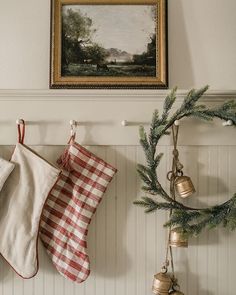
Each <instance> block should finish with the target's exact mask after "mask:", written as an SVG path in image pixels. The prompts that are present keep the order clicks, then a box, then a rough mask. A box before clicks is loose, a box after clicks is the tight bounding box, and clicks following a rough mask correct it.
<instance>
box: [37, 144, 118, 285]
mask: <svg viewBox="0 0 236 295" xmlns="http://www.w3.org/2000/svg"><path fill="white" fill-rule="evenodd" d="M58 163H59V164H61V165H62V166H63V168H64V169H63V171H62V173H61V175H60V177H59V180H58V181H57V183H56V185H55V186H54V188H53V190H52V191H51V193H50V195H49V197H48V200H47V203H46V206H45V207H44V211H43V215H42V219H41V227H40V234H41V240H42V242H43V244H44V246H45V248H46V250H47V253H48V254H49V256H50V258H51V259H52V261H53V263H54V265H55V267H56V268H57V270H58V271H59V273H60V274H62V275H63V276H65V277H67V278H69V279H71V280H72V281H76V282H78V283H81V282H83V281H84V280H86V278H87V277H88V276H89V273H90V266H89V257H88V255H87V253H86V249H87V244H86V236H87V233H88V225H89V223H90V221H91V218H92V216H93V214H94V212H95V211H96V209H97V206H98V204H99V203H100V201H101V199H102V196H103V194H104V192H105V191H106V188H107V186H108V184H109V182H110V181H111V180H112V178H113V176H114V174H115V172H116V169H115V168H113V167H112V166H110V165H109V164H107V163H106V162H104V161H103V160H101V159H100V158H98V157H97V156H95V155H94V154H92V153H91V152H89V151H88V150H86V149H85V148H83V147H82V146H81V145H79V144H78V143H75V142H74V140H73V141H72V142H71V144H70V145H69V147H68V148H67V149H66V151H65V152H64V154H63V155H62V156H61V158H60V159H59V160H58Z"/></svg>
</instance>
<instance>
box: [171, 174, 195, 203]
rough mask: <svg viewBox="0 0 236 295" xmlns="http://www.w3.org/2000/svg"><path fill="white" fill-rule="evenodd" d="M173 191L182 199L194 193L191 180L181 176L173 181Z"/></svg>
mask: <svg viewBox="0 0 236 295" xmlns="http://www.w3.org/2000/svg"><path fill="white" fill-rule="evenodd" d="M175 190H176V191H177V193H178V194H179V196H180V197H182V198H187V197H189V196H191V195H192V194H194V193H195V192H196V190H195V188H194V186H193V183H192V180H191V178H190V177H188V176H183V175H182V176H178V177H177V178H176V179H175Z"/></svg>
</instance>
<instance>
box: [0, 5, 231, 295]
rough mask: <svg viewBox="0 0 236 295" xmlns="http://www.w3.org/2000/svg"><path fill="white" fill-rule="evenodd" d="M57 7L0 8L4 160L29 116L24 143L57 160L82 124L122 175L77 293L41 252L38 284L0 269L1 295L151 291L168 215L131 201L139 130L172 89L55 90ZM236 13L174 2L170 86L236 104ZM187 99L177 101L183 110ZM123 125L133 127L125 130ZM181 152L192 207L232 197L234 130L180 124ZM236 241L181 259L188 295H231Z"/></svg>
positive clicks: (82, 138)
mask: <svg viewBox="0 0 236 295" xmlns="http://www.w3.org/2000/svg"><path fill="white" fill-rule="evenodd" d="M49 2H50V1H49V0H40V1H39V0H21V1H18V0H5V1H4V0H0V37H1V38H0V136H1V137H0V145H1V147H0V155H1V156H4V157H5V158H8V157H9V155H10V151H11V150H12V148H10V147H8V146H6V145H12V144H14V143H15V141H16V126H15V119H16V118H24V119H25V120H26V122H27V130H26V142H27V143H28V144H31V145H35V147H34V148H36V149H37V150H38V151H39V152H40V153H41V154H42V155H43V156H45V157H46V158H47V159H48V160H51V161H55V159H56V157H57V156H58V155H59V153H60V152H61V150H62V146H61V145H64V144H65V143H66V141H67V139H68V134H69V126H68V121H69V120H70V119H75V120H78V121H79V122H80V127H79V129H78V136H77V139H78V141H79V142H80V143H82V144H86V145H93V147H90V148H91V149H92V150H93V152H95V153H97V154H98V155H100V156H101V157H103V158H104V159H107V160H108V161H109V162H111V163H113V164H114V165H115V166H117V168H118V169H119V172H118V174H117V176H116V178H115V179H114V181H113V182H112V184H111V186H110V188H109V190H108V192H107V194H106V196H105V197H104V200H103V202H102V203H101V206H100V208H99V210H98V211H97V214H96V217H95V218H94V219H93V222H92V224H91V226H90V230H89V254H90V256H91V261H92V274H91V277H90V278H89V279H88V281H87V282H86V283H85V284H82V285H74V284H71V283H70V282H69V281H67V280H64V279H63V278H62V277H61V276H60V275H59V274H57V273H56V271H55V270H54V268H53V266H52V265H51V263H50V261H49V259H48V257H47V256H46V254H45V252H44V251H43V249H42V248H41V250H40V270H39V274H38V276H36V277H35V278H34V279H32V280H27V281H24V280H22V279H21V278H19V277H17V276H16V275H15V274H14V273H13V271H11V270H10V269H9V266H7V265H6V264H5V263H4V261H2V260H1V261H0V295H10V294H12V295H32V294H35V295H37V294H40V295H41V294H44V295H75V294H82V295H90V294H91V295H94V294H96V295H105V294H109V295H116V294H121V295H144V294H151V290H150V286H151V281H152V276H153V274H154V273H155V272H157V271H159V269H160V265H161V263H162V260H163V251H164V248H165V235H166V233H165V231H164V230H163V228H162V223H163V221H164V220H165V214H162V213H160V214H159V213H157V214H153V215H149V216H146V215H144V213H143V211H142V209H137V208H136V207H134V206H133V205H132V201H133V200H134V199H135V198H136V197H137V196H138V195H140V182H139V179H138V178H137V175H136V173H135V166H136V163H138V162H142V161H143V153H142V151H141V149H140V147H139V146H138V137H137V134H138V132H137V127H138V125H139V124H140V123H144V124H145V126H146V127H148V122H149V121H150V116H151V113H152V111H153V109H154V108H157V109H161V107H162V104H163V99H164V97H165V95H166V93H167V92H166V91H144V90H142V91H141V90H140V91H138V90H135V91H134V90H133V91H128V90H119V91H115V90H114V91H106V90H99V91H98V90H93V91H92V90H91V91H85V90H74V91H73V90H70V91H66V90H47V89H48V72H49V24H50V21H49V18H50V12H49V6H50V5H49ZM235 11H236V1H235V0H225V1H222V0H169V64H170V66H169V73H170V87H172V86H174V85H178V86H179V88H180V89H188V88H190V87H192V86H195V87H198V86H202V85H205V84H210V85H211V89H212V90H213V92H209V93H208V94H207V95H206V96H205V97H204V98H203V100H204V101H205V102H206V103H207V104H209V105H211V106H214V105H216V104H218V103H220V102H222V101H224V100H225V99H227V98H235V97H236V92H235V91H234V90H235V89H236V86H235V77H236V58H235V52H236V25H235V23H236V21H235ZM4 89H6V90H4ZM13 89H15V90H13ZM23 89H26V90H23ZM37 89H38V90H37ZM217 89H219V90H220V91H219V92H217V91H215V90H217ZM185 94H186V91H185V90H183V91H180V92H179V93H178V100H177V105H178V104H179V103H180V102H181V100H182V99H183V97H184V96H185ZM123 119H127V120H128V121H130V122H132V125H131V126H128V127H125V128H123V127H121V124H120V123H121V121H122V120H123ZM170 144H171V141H170V139H168V138H166V139H165V140H163V141H162V142H161V146H160V150H163V151H165V158H164V159H163V161H162V164H161V165H162V166H161V169H160V171H159V173H160V177H161V179H162V182H163V183H165V182H166V171H167V170H168V169H169V168H170V156H171V151H170ZM180 144H181V145H182V147H181V158H182V159H183V161H184V164H185V169H186V171H187V172H188V173H189V175H190V176H191V177H192V178H193V180H194V183H195V185H196V188H197V191H198V193H197V195H196V196H195V197H193V198H192V199H191V201H190V202H193V203H194V204H195V205H196V206H197V205H198V202H201V203H205V204H211V205H212V204H216V203H220V202H222V201H223V200H225V199H226V198H229V197H230V196H231V195H232V193H233V192H235V191H236V187H235V181H234V179H235V176H236V174H235V147H236V137H235V129H234V128H223V127H222V125H221V123H220V122H219V121H216V122H214V123H210V124H205V123H200V122H199V121H196V120H192V119H191V120H184V121H183V122H181V130H180ZM51 145H54V146H51ZM104 145H106V146H104ZM235 242H236V240H235V233H228V232H227V231H223V230H216V231H213V232H206V233H204V234H203V235H202V236H200V237H199V238H198V239H195V240H191V246H190V247H189V249H188V250H181V249H178V250H177V251H175V254H176V262H177V271H178V277H179V279H180V284H181V286H182V287H183V291H184V292H185V294H188V295H222V294H223V295H234V294H235V285H234V276H235V264H236V256H235V251H234V248H235Z"/></svg>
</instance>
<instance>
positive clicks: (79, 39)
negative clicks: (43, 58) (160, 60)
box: [61, 5, 156, 77]
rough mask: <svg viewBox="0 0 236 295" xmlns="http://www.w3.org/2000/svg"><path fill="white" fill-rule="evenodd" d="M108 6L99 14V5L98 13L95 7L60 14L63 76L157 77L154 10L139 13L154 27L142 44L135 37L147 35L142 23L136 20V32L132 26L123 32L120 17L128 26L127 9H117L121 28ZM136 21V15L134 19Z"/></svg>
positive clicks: (75, 9) (75, 8)
mask: <svg viewBox="0 0 236 295" xmlns="http://www.w3.org/2000/svg"><path fill="white" fill-rule="evenodd" d="M85 6H87V7H85ZM90 6H91V5H90ZM106 6H108V5H106ZM111 6H112V5H110V7H105V8H104V9H103V10H102V8H101V5H100V6H99V7H97V11H96V10H95V9H94V5H93V6H92V7H89V5H83V7H81V6H79V5H76V7H74V6H72V7H65V8H64V9H63V10H62V56H61V65H62V66H61V72H62V76H77V77H78V76H130V77H132V76H133V77H135V76H155V75H156V29H155V25H156V6H153V7H151V9H150V7H142V10H141V9H139V10H140V11H141V12H142V11H143V12H142V13H143V14H144V13H145V14H148V15H149V21H150V22H152V24H153V28H152V30H150V32H149V31H148V32H146V34H145V36H144V37H145V38H144V37H143V39H142V40H139V39H138V37H139V35H138V34H137V33H140V34H141V33H142V31H145V30H146V31H147V28H142V26H141V23H142V20H138V21H139V22H140V25H139V27H138V28H137V29H136V28H135V29H134V28H133V27H132V23H130V25H128V26H127V29H126V27H123V28H122V26H121V24H122V16H123V18H124V20H125V21H124V23H127V17H126V15H125V10H124V8H126V7H120V10H121V12H120V15H118V16H119V21H120V24H119V23H117V25H116V23H115V21H116V20H113V19H114V16H113V17H112V13H113V11H112V9H113V10H114V6H112V7H111ZM120 6H122V5H120ZM123 6H124V5H123ZM118 8H119V7H118ZM105 9H108V10H107V11H108V12H109V11H110V12H112V13H110V16H109V13H107V15H106V14H105V11H106V10H105ZM122 9H123V15H122ZM145 9H146V10H147V11H145ZM99 10H100V11H101V12H104V13H103V15H102V14H101V16H99ZM95 11H96V13H95ZM117 11H118V10H117ZM118 14H119V12H118ZM135 17H136V18H135ZM138 17H139V15H138V14H137V13H136V15H134V17H133V18H134V20H135V19H137V18H138ZM117 21H118V19H117ZM131 22H132V21H131ZM128 23H129V22H128ZM109 25H110V27H109ZM119 26H121V29H120V31H119ZM135 30H136V31H135ZM138 30H139V31H138ZM135 36H136V37H135ZM125 38H126V39H125ZM129 39H130V40H129ZM145 43H146V44H145Z"/></svg>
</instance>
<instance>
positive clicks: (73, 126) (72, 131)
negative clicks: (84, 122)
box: [68, 120, 78, 144]
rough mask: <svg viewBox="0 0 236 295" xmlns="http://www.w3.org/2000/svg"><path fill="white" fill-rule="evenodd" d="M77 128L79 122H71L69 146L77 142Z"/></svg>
mask: <svg viewBox="0 0 236 295" xmlns="http://www.w3.org/2000/svg"><path fill="white" fill-rule="evenodd" d="M77 127H78V122H77V121H75V120H70V139H69V141H68V144H70V143H73V142H74V141H75V137H76V131H77Z"/></svg>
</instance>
